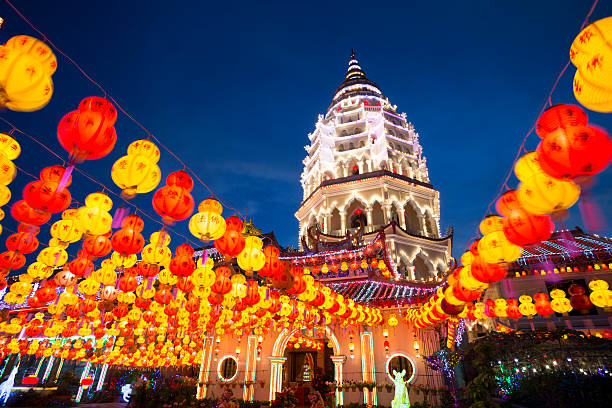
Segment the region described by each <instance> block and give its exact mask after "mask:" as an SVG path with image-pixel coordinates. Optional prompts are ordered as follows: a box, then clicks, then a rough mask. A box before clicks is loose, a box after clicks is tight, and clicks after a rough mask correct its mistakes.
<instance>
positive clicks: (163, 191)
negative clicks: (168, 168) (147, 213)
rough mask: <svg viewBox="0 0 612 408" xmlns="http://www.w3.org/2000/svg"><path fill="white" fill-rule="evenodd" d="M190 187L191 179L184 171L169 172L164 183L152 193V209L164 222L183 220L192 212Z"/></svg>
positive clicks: (192, 204) (192, 202)
mask: <svg viewBox="0 0 612 408" xmlns="http://www.w3.org/2000/svg"><path fill="white" fill-rule="evenodd" d="M192 189H193V180H192V179H191V177H190V176H189V174H187V173H186V172H185V171H182V170H179V171H175V172H174V173H170V174H169V175H168V177H166V185H165V186H164V187H162V188H160V189H158V190H157V191H156V192H155V194H154V195H153V209H154V210H155V211H156V212H157V213H158V214H159V215H160V216H161V217H162V218H163V219H164V222H166V223H173V222H174V221H180V220H184V219H185V218H187V217H189V216H190V215H191V213H192V212H193V207H194V201H193V197H192V196H191V194H190V192H191V190H192Z"/></svg>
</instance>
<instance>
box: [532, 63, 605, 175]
mask: <svg viewBox="0 0 612 408" xmlns="http://www.w3.org/2000/svg"><path fill="white" fill-rule="evenodd" d="M611 56H612V54H611ZM537 152H538V157H539V159H540V166H541V167H542V170H544V172H546V173H547V174H548V175H549V176H552V177H555V178H560V179H572V178H576V177H580V176H592V175H594V174H597V173H599V172H601V171H602V170H603V169H605V168H606V166H607V165H608V163H610V158H611V157H612V142H611V141H610V137H609V136H608V134H607V133H606V132H605V131H603V130H601V129H598V128H596V127H593V126H574V127H570V128H567V129H557V130H556V131H553V132H551V133H549V134H548V135H546V137H545V138H544V140H542V141H541V142H540V144H539V145H538V149H537Z"/></svg>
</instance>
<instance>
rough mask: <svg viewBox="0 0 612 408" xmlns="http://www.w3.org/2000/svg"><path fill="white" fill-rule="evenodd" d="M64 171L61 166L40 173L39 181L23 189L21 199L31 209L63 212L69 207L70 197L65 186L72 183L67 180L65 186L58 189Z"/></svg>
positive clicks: (48, 168)
mask: <svg viewBox="0 0 612 408" xmlns="http://www.w3.org/2000/svg"><path fill="white" fill-rule="evenodd" d="M65 172H66V169H65V168H64V167H63V166H50V167H46V168H44V169H43V170H42V171H41V172H40V180H36V181H32V182H30V183H28V184H27V185H26V186H25V187H24V189H23V199H24V200H25V201H26V202H27V203H28V204H29V205H30V207H32V208H36V209H39V210H44V211H49V212H51V213H58V212H62V211H64V210H65V209H66V208H68V206H69V205H70V202H71V201H72V196H71V195H70V192H69V191H68V189H67V188H65V187H67V186H69V185H70V183H71V182H72V177H69V178H68V181H67V182H66V184H65V186H64V187H62V188H61V189H60V188H59V187H60V182H61V180H62V177H63V176H64V173H65Z"/></svg>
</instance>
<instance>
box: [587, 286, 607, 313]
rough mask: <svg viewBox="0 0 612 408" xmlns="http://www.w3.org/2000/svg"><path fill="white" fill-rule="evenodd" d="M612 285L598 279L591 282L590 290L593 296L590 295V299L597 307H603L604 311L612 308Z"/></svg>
mask: <svg viewBox="0 0 612 408" xmlns="http://www.w3.org/2000/svg"><path fill="white" fill-rule="evenodd" d="M609 288H610V285H609V284H608V282H606V281H604V280H601V279H597V280H592V281H590V282H589V289H591V291H592V292H591V294H590V295H589V299H591V302H592V303H593V304H594V305H595V306H597V307H602V308H604V309H610V308H612V290H610V289H609Z"/></svg>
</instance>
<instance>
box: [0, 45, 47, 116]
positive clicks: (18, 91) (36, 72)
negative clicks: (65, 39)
mask: <svg viewBox="0 0 612 408" xmlns="http://www.w3.org/2000/svg"><path fill="white" fill-rule="evenodd" d="M56 68H57V60H56V59H55V55H54V54H53V52H52V51H51V49H50V48H49V47H48V46H47V45H46V44H45V43H43V42H42V41H40V40H38V39H36V38H33V37H29V36H27V35H18V36H15V37H13V38H11V39H10V40H8V42H7V43H6V45H4V46H0V95H1V99H0V104H1V105H2V106H5V107H7V108H8V109H11V110H14V111H18V112H32V111H35V110H38V109H41V108H43V107H44V106H45V105H46V104H47V103H49V100H50V99H51V95H53V81H52V80H51V75H53V73H54V72H55V69H56Z"/></svg>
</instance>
